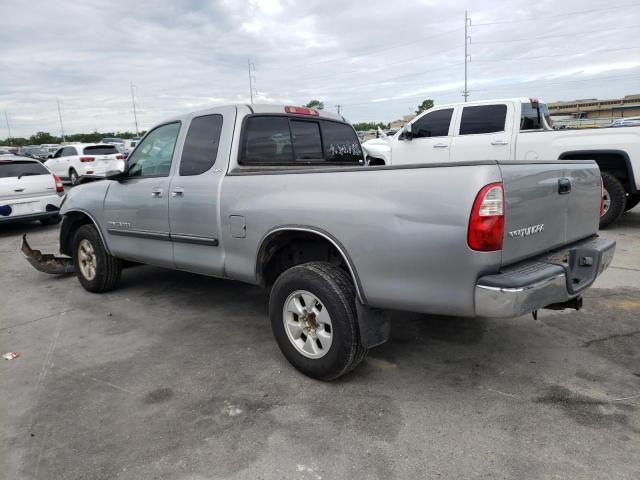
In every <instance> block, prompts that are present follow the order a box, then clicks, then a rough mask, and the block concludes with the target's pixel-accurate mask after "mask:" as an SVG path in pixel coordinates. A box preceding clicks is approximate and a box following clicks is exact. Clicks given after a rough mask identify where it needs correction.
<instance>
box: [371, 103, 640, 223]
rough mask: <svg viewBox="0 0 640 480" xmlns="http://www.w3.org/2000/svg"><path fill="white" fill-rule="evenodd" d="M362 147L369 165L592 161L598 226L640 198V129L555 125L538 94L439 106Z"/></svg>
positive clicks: (618, 215)
mask: <svg viewBox="0 0 640 480" xmlns="http://www.w3.org/2000/svg"><path fill="white" fill-rule="evenodd" d="M363 147H364V149H365V151H366V154H367V159H368V161H369V163H370V164H372V165H381V164H386V165H405V164H414V163H442V162H468V161H470V160H523V161H531V160H554V159H559V160H568V159H572V160H586V159H589V160H595V161H596V162H597V163H598V166H599V167H600V171H601V173H602V181H603V184H604V213H603V215H602V217H601V219H600V227H605V226H607V225H609V224H610V223H612V222H614V221H615V220H617V219H618V218H619V217H620V215H622V214H623V213H624V212H625V211H627V210H630V209H632V208H633V207H635V206H636V205H637V204H638V202H639V201H640V127H624V128H598V129H576V130H568V129H565V130H553V129H552V128H551V121H550V119H549V110H548V108H547V106H546V105H545V104H544V103H541V102H539V101H538V100H535V99H529V98H526V99H523V98H516V99H507V100H484V101H478V102H468V103H456V104H447V105H439V106H437V107H434V108H432V109H430V110H427V111H426V112H423V113H422V114H421V115H420V116H418V117H416V118H415V119H414V120H412V121H411V123H408V124H407V125H405V127H404V128H403V129H401V130H400V131H398V132H397V133H396V134H395V135H394V136H392V137H383V138H378V139H374V140H370V141H368V142H365V143H364V144H363Z"/></svg>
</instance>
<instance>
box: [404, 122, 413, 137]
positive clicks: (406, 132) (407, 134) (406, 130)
mask: <svg viewBox="0 0 640 480" xmlns="http://www.w3.org/2000/svg"><path fill="white" fill-rule="evenodd" d="M402 138H405V139H407V140H411V139H412V138H413V131H412V130H411V124H410V123H407V124H406V125H405V126H404V127H402Z"/></svg>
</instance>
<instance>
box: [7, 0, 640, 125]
mask: <svg viewBox="0 0 640 480" xmlns="http://www.w3.org/2000/svg"><path fill="white" fill-rule="evenodd" d="M0 6H1V9H2V11H3V13H4V15H3V21H2V28H0V68H1V71H2V75H1V76H0V109H1V110H6V112H7V113H8V117H9V122H10V126H11V132H12V135H13V136H28V135H31V134H33V133H35V132H36V131H40V130H42V131H49V132H51V133H55V134H59V132H60V126H59V122H58V111H57V100H58V99H59V100H60V102H61V105H62V116H63V121H64V127H65V130H66V131H67V132H68V133H75V132H86V131H93V130H95V129H97V130H99V131H106V130H133V129H134V123H133V114H132V108H131V92H130V83H131V82H133V84H134V85H135V97H136V103H137V106H138V114H139V115H138V119H139V123H140V127H141V129H147V128H149V127H151V126H152V125H153V124H155V123H157V122H158V121H160V120H162V119H163V118H165V117H168V116H171V115H174V114H176V113H181V112H186V111H189V110H194V109H199V108H203V107H207V106H212V105H220V104H228V103H232V102H248V100H249V85H248V73H247V60H248V59H249V58H250V59H251V62H252V63H253V64H255V72H253V74H254V75H255V78H256V82H255V88H256V90H257V94H256V95H255V101H256V103H258V102H268V103H271V102H277V103H285V104H303V103H306V102H307V101H309V100H310V99H312V98H317V99H320V100H322V101H324V102H325V105H326V107H325V108H327V109H333V110H335V105H338V104H340V105H342V113H343V114H344V115H345V116H346V117H347V118H348V119H350V120H351V121H354V122H355V121H367V120H375V121H385V122H386V121H390V120H393V119H395V118H399V117H400V116H402V115H404V114H407V113H410V112H411V111H412V110H413V109H415V106H416V105H417V104H418V103H420V101H421V100H422V99H424V98H433V99H434V100H435V102H436V103H437V104H438V103H440V104H441V103H449V102H457V101H461V99H462V97H461V91H462V89H463V81H464V12H465V9H468V10H469V16H470V18H471V27H470V29H469V34H470V36H471V45H470V47H469V54H470V55H471V63H470V64H469V89H470V90H471V96H470V98H471V99H472V100H473V99H486V98H496V97H512V96H523V97H529V96H537V97H540V98H542V99H544V100H547V101H553V100H563V99H564V100H570V99H575V98H594V97H597V98H610V97H617V96H622V95H627V94H634V93H635V94H637V93H640V39H639V38H638V25H639V24H640V0H611V1H610V2H602V1H599V0H564V1H562V2H559V1H554V0H538V1H535V2H531V1H530V0H513V1H511V0H510V1H504V0H485V1H474V0H466V1H461V0H422V1H419V0H413V1H403V0H398V1H388V0H386V1H373V0H368V1H351V2H345V1H344V0H304V1H302V0H300V1H293V0H219V1H205V0H188V1H180V0H154V1H145V0H139V1H136V2H130V1H120V0H111V1H110V2H105V1H103V0H102V1H96V0H82V1H78V0H74V1H67V0H58V1H55V2H54V1H50V0H20V1H14V0H0ZM2 120H4V118H3V119H2ZM6 136H8V135H7V129H6V125H5V122H4V121H2V122H0V137H1V138H3V137H6Z"/></svg>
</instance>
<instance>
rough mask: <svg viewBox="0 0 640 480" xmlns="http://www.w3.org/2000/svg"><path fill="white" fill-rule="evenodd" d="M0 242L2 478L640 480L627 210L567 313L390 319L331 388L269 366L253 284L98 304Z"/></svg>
mask: <svg viewBox="0 0 640 480" xmlns="http://www.w3.org/2000/svg"><path fill="white" fill-rule="evenodd" d="M57 231H58V227H57V226H54V227H42V226H40V225H39V224H38V223H32V224H25V225H8V226H0V265H1V270H0V299H1V300H0V351H1V352H0V353H3V354H4V353H6V352H10V351H16V352H19V353H20V356H19V357H18V358H16V359H13V360H9V361H4V360H2V361H0V386H1V388H0V472H1V473H0V477H2V478H6V479H9V478H10V479H12V480H16V479H62V478H65V479H190V480H201V479H222V478H225V479H226V478H229V479H280V478H286V479H309V480H321V479H342V478H354V479H366V478H376V479H385V480H386V479H394V478H411V479H417V478H465V479H466V478H509V479H513V478H518V479H529V478H532V479H533V478H535V479H538V478H562V479H564V478H566V479H592V478H598V479H616V480H620V479H638V478H640V208H637V209H636V210H635V211H632V212H629V213H627V214H626V215H625V216H624V217H623V218H622V220H621V221H619V222H618V223H617V224H615V225H614V226H612V227H611V228H610V229H608V230H606V231H605V232H603V233H602V234H603V235H604V236H607V237H612V238H615V239H616V240H617V241H618V249H617V255H616V257H615V260H614V263H613V266H612V268H611V269H610V270H609V271H607V272H606V273H605V274H604V275H603V276H602V277H601V278H600V279H599V280H598V282H597V284H596V285H595V287H594V288H592V289H591V290H589V291H588V293H587V295H586V299H585V306H584V309H583V310H582V311H579V312H575V311H574V312H568V313H567V312H555V311H546V310H545V311H541V312H540V315H539V318H538V320H537V321H535V320H533V318H532V317H531V316H526V317H521V318H517V319H512V320H493V319H461V318H448V317H438V316H428V315H416V314H406V313H395V314H394V318H393V326H392V337H391V340H390V341H389V342H388V343H387V344H385V345H383V346H381V347H378V348H375V349H373V350H371V352H370V353H369V356H368V357H367V359H366V360H365V362H364V363H363V365H361V367H360V368H358V369H357V370H355V371H354V372H352V374H350V375H348V376H345V377H343V378H342V379H340V380H339V381H336V382H333V383H322V382H318V381H314V380H311V379H309V378H307V377H305V376H303V375H301V374H300V373H298V372H297V371H296V370H294V369H293V368H292V367H291V366H289V364H288V363H287V362H286V360H285V359H284V357H283V356H282V355H281V354H280V352H279V350H278V348H277V345H276V343H275V341H274V340H273V338H272V335H271V330H270V327H269V322H268V319H267V298H268V296H267V293H266V292H265V291H263V290H261V289H259V288H257V287H253V286H248V285H244V284H241V283H237V282H232V281H223V280H218V279H214V278H208V277H203V276H198V275H191V274H187V273H182V272H173V271H168V270H163V269H159V268H154V267H147V266H140V267H134V268H129V269H126V270H125V271H124V273H123V279H122V283H121V286H120V288H119V289H118V290H115V291H113V292H111V293H108V294H103V295H96V294H90V293H88V292H86V291H84V290H83V289H82V288H81V287H80V285H79V283H78V281H77V280H76V278H75V277H74V276H63V277H56V276H48V275H46V274H42V273H39V272H37V271H35V270H34V269H32V268H31V267H30V266H29V265H28V264H27V262H26V261H25V260H24V259H23V258H22V256H21V254H20V253H19V252H18V246H19V243H20V237H21V235H22V233H28V234H29V238H30V241H31V243H32V245H33V246H34V248H40V249H43V250H47V251H55V250H56V249H57Z"/></svg>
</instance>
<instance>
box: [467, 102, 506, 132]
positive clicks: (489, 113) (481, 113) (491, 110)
mask: <svg viewBox="0 0 640 480" xmlns="http://www.w3.org/2000/svg"><path fill="white" fill-rule="evenodd" d="M506 119H507V106H506V105H478V106H475V107H464V108H463V109H462V120H461V121H460V135H474V134H478V133H494V132H502V131H504V124H505V121H506Z"/></svg>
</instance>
